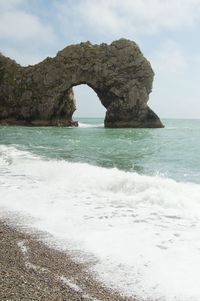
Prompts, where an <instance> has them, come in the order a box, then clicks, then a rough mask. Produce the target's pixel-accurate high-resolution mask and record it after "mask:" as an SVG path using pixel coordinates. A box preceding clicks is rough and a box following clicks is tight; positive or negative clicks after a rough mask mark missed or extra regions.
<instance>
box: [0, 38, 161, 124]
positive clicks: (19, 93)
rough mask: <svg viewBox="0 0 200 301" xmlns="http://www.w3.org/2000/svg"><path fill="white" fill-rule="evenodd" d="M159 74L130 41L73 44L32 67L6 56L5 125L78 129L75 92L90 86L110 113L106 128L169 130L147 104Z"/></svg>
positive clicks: (0, 91)
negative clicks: (75, 88) (162, 128)
mask: <svg viewBox="0 0 200 301" xmlns="http://www.w3.org/2000/svg"><path fill="white" fill-rule="evenodd" d="M153 76H154V73H153V70H152V68H151V65H150V63H149V62H148V61H147V60H146V59H145V58H144V56H143V54H142V53H141V51H140V49H139V47H138V46H137V44H136V43H135V42H132V41H129V40H126V39H120V40H118V41H114V42H113V43H111V44H110V45H107V44H101V45H92V44H91V43H90V42H86V43H80V44H77V45H71V46H68V47H66V48H64V49H63V50H62V51H59V52H58V54H57V55H56V57H54V58H47V59H45V60H44V61H42V62H41V63H39V64H36V65H34V66H28V67H22V66H20V65H18V64H17V63H16V62H15V61H13V60H11V59H9V58H7V57H5V56H3V55H2V54H0V124H24V125H57V126H71V125H74V126H76V125H77V123H76V122H74V121H73V119H72V115H73V113H74V111H75V110H76V105H75V99H74V94H73V90H72V88H73V86H76V85H79V84H87V85H88V86H90V87H91V88H92V89H93V90H94V91H95V92H96V93H97V95H98V97H99V99H100V101H101V103H102V105H103V106H104V107H105V108H106V109H107V111H106V116H105V121H104V123H105V127H163V125H162V123H161V121H160V119H159V118H158V116H157V115H156V114H155V113H154V112H153V111H152V110H151V109H150V108H149V107H148V105H147V102H148V99H149V93H150V92H151V89H152V82H153Z"/></svg>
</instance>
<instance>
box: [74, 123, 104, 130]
mask: <svg viewBox="0 0 200 301" xmlns="http://www.w3.org/2000/svg"><path fill="white" fill-rule="evenodd" d="M78 126H79V128H83V129H85V128H102V127H104V124H103V123H100V124H89V123H82V122H79V123H78Z"/></svg>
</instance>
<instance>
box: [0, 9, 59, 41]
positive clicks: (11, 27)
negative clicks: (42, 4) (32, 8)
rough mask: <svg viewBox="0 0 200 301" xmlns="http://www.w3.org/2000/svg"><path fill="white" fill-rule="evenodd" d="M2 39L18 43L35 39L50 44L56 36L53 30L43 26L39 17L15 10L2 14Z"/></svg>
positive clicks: (0, 25) (0, 33) (0, 31)
mask: <svg viewBox="0 0 200 301" xmlns="http://www.w3.org/2000/svg"><path fill="white" fill-rule="evenodd" d="M0 38H1V39H14V40H16V41H28V40H31V41H33V39H34V40H37V41H39V40H40V41H41V40H42V41H43V42H47V43H49V42H51V41H52V40H54V38H55V36H54V33H53V30H52V28H51V27H50V26H49V25H45V24H43V23H42V22H41V21H40V20H39V18H38V17H37V16H34V15H31V14H28V13H26V12H23V11H20V10H13V11H8V12H6V13H4V14H0Z"/></svg>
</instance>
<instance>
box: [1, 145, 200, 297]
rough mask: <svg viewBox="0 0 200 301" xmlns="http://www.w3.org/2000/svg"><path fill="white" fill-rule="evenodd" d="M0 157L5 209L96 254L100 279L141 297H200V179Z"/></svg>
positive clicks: (4, 151)
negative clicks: (181, 180) (184, 180)
mask: <svg viewBox="0 0 200 301" xmlns="http://www.w3.org/2000/svg"><path fill="white" fill-rule="evenodd" d="M0 154H1V160H0V167H2V168H1V169H0V196H1V200H0V204H1V206H2V207H4V208H7V209H8V210H13V211H17V212H23V213H25V214H28V215H31V216H33V217H34V218H36V222H35V223H34V226H35V227H37V228H38V229H40V230H45V231H48V232H50V233H51V234H53V235H54V236H55V237H57V238H58V239H64V240H66V241H70V243H71V244H70V245H71V246H72V247H73V249H76V250H82V251H85V252H86V253H88V254H94V256H96V257H97V258H98V259H99V262H98V263H97V264H95V265H94V266H93V270H94V271H95V272H96V273H97V275H98V277H100V278H101V280H103V281H105V282H106V283H107V284H108V285H110V286H111V287H115V288H118V289H119V290H120V291H121V292H123V293H124V294H126V295H136V296H138V297H140V298H143V299H144V300H145V299H146V300H147V299H148V298H152V299H153V300H158V299H159V298H160V299H162V300H166V301H175V300H179V301H186V300H187V301H199V300H200V280H199V279H200V269H199V266H200V185H199V184H193V183H178V182H175V181H174V180H172V179H167V178H162V177H159V176H156V177H150V176H142V175H139V174H137V173H130V172H123V171H120V170H118V169H106V168H101V167H96V166H91V165H88V164H82V163H70V162H66V161H56V160H51V161H45V160H43V159H41V158H39V157H35V156H33V155H32V154H30V153H28V152H23V151H18V150H17V149H16V148H15V147H6V146H1V147H0ZM2 158H3V159H2ZM5 158H6V159H5ZM30 223H33V220H31V221H30ZM66 246H69V244H66Z"/></svg>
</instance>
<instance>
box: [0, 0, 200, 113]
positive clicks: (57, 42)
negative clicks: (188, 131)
mask: <svg viewBox="0 0 200 301" xmlns="http://www.w3.org/2000/svg"><path fill="white" fill-rule="evenodd" d="M121 37H124V38H128V39H131V40H134V41H136V42H137V43H138V44H139V46H140V48H141V50H142V52H143V54H144V55H145V57H146V58H147V59H148V60H149V61H150V62H151V64H152V67H153V69H154V71H155V74H156V75H155V78H154V86H153V91H152V93H151V95H150V101H149V105H150V107H151V108H152V109H153V110H154V111H155V112H156V113H157V114H158V115H159V116H160V117H161V118H166V117H171V118H200V0H123V1H122V0H0V51H1V52H2V53H3V54H5V55H7V56H10V57H11V58H14V59H15V60H16V61H17V62H18V63H21V64H23V65H27V64H34V63H37V62H39V61H41V60H42V59H44V58H45V57H46V56H54V55H56V53H57V51H58V50H60V49H62V48H64V47H65V46H66V45H69V44H71V43H78V42H80V41H87V40H90V41H91V42H94V43H101V42H108V43H110V42H112V41H113V40H116V39H119V38H121ZM75 94H76V98H77V114H76V115H79V116H93V117H95V116H103V114H104V109H103V107H102V105H101V103H100V101H98V99H97V97H96V95H95V93H94V92H93V91H92V90H91V89H90V88H88V87H85V86H79V87H76V89H75Z"/></svg>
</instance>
